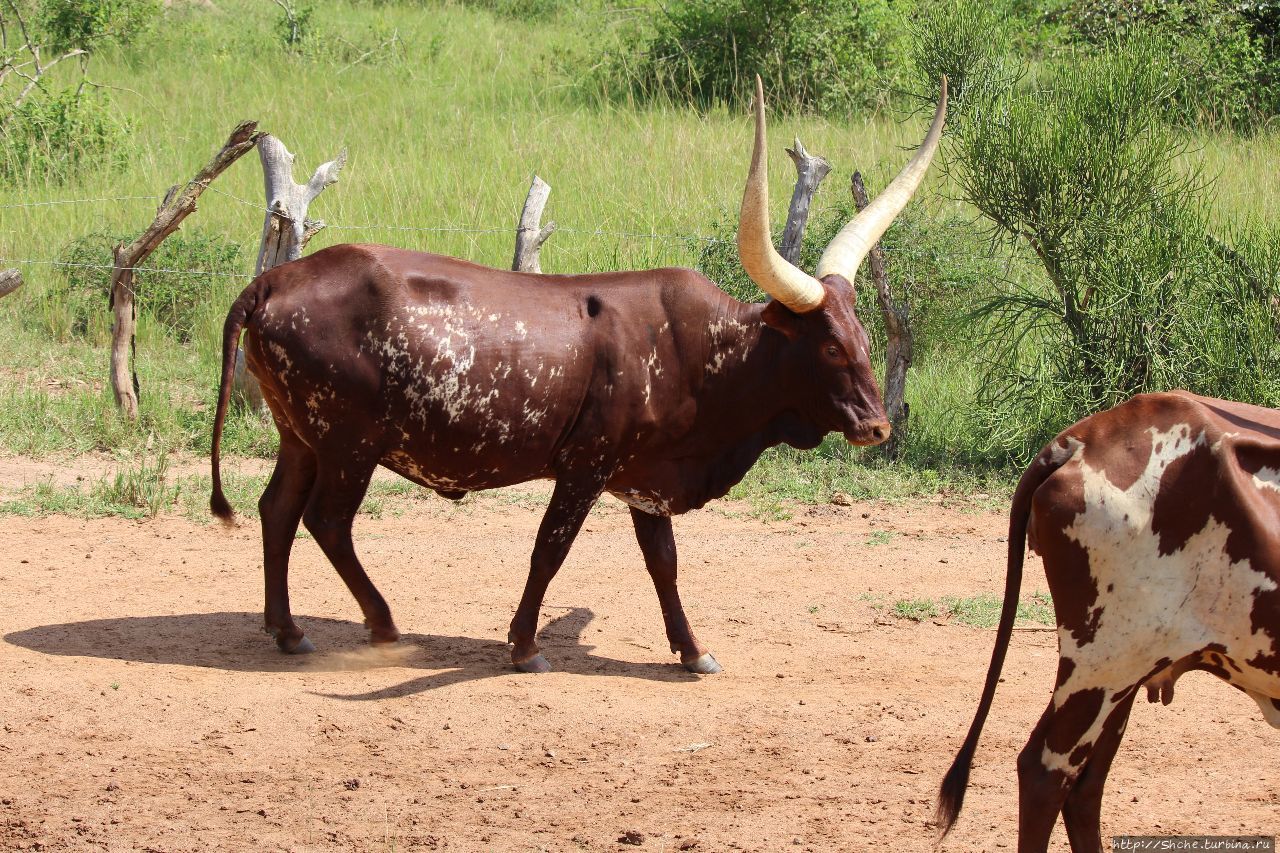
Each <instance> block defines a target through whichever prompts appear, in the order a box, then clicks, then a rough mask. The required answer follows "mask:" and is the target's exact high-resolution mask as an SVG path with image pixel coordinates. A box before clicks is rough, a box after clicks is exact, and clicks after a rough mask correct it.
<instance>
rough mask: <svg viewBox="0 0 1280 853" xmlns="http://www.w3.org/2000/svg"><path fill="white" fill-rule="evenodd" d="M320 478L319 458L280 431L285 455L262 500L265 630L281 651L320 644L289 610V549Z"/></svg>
mask: <svg viewBox="0 0 1280 853" xmlns="http://www.w3.org/2000/svg"><path fill="white" fill-rule="evenodd" d="M315 480H316V457H315V454H314V453H312V452H311V449H310V448H309V447H307V446H306V445H305V444H303V443H302V442H301V441H299V440H298V438H297V436H295V435H294V434H293V433H292V432H289V431H288V430H287V429H282V430H281V431H280V455H279V456H278V457H277V459H276V469H275V471H274V472H273V473H272V474H271V480H270V481H269V482H268V483H267V488H266V490H265V491H264V492H263V493H262V498H261V499H259V501H258V514H259V515H260V516H261V518H262V566H263V571H264V574H265V581H266V599H267V601H266V610H265V613H264V628H265V630H266V631H267V633H269V634H271V635H272V636H274V637H275V638H276V645H277V646H279V647H280V650H281V651H284V652H288V653H291V654H294V653H303V652H311V651H315V646H313V645H312V644H311V641H310V640H308V639H307V638H306V636H304V635H303V633H302V629H301V628H299V627H298V625H297V623H295V622H294V621H293V615H292V614H291V613H290V611H289V552H290V551H291V550H292V548H293V540H294V537H295V536H296V535H297V532H298V522H299V521H300V520H301V519H302V511H303V509H305V508H306V505H307V499H308V498H309V497H310V496H311V488H312V486H313V485H314V484H315Z"/></svg>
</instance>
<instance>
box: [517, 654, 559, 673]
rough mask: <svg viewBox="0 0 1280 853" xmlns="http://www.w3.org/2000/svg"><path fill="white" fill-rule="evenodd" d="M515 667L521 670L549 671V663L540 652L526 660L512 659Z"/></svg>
mask: <svg viewBox="0 0 1280 853" xmlns="http://www.w3.org/2000/svg"><path fill="white" fill-rule="evenodd" d="M513 663H514V664H515V667H516V669H518V670H520V671H521V672H550V671H551V664H550V663H548V662H547V659H546V658H544V657H543V656H542V655H541V654H536V655H534V656H533V657H531V658H529V659H528V660H521V661H513Z"/></svg>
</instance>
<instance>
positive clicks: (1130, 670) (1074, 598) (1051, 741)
mask: <svg viewBox="0 0 1280 853" xmlns="http://www.w3.org/2000/svg"><path fill="white" fill-rule="evenodd" d="M1024 539H1025V540H1026V542H1027V544H1028V545H1030V547H1031V548H1032V549H1033V550H1034V551H1036V552H1037V553H1039V554H1040V556H1041V557H1042V558H1043V559H1044V570H1045V576H1046V577H1047V579H1048V582H1049V589H1050V592H1051V593H1052V595H1053V602H1054V609H1055V611H1056V614H1057V622H1058V653H1059V659H1058V678H1057V683H1056V685H1055V687H1054V690H1053V698H1052V700H1051V701H1050V702H1049V706H1048V707H1047V708H1045V711H1044V715H1043V716H1042V717H1041V718H1040V722H1039V723H1038V724H1037V725H1036V727H1035V729H1034V730H1033V731H1032V732H1031V739H1030V740H1029V741H1028V742H1027V745H1026V748H1024V749H1023V750H1022V754H1021V755H1020V756H1019V757H1018V798H1019V799H1018V850H1019V853H1039V851H1044V850H1047V849H1048V846H1049V836H1050V833H1051V832H1052V830H1053V827H1054V824H1055V823H1056V822H1057V820H1058V813H1059V812H1061V813H1062V818H1063V823H1064V824H1065V825H1066V830H1067V837H1068V839H1069V840H1070V842H1071V849H1072V850H1074V851H1076V853H1082V851H1091V852H1092V853H1097V851H1101V850H1102V835H1101V828H1100V823H1101V819H1100V812H1101V807H1102V788H1103V785H1104V784H1105V782H1106V779H1107V771H1108V770H1109V769H1110V767H1111V760H1112V758H1114V757H1115V754H1116V750H1117V749H1118V748H1119V746H1120V739H1121V737H1123V735H1124V729H1125V724H1126V722H1127V721H1128V719H1129V711H1130V709H1131V708H1132V707H1133V702H1134V698H1135V697H1136V696H1137V695H1138V691H1139V690H1140V689H1141V688H1142V687H1144V686H1145V688H1146V692H1147V698H1148V700H1149V701H1152V702H1154V701H1157V700H1158V699H1159V700H1162V701H1163V702H1164V703H1165V704H1166V705H1167V704H1168V703H1169V702H1171V701H1172V700H1173V686H1174V682H1175V681H1177V679H1178V678H1179V677H1181V676H1182V675H1183V674H1184V673H1186V672H1188V671H1189V670H1193V669H1200V670H1205V671H1207V672H1211V673H1213V674H1214V675H1217V676H1218V677H1220V678H1222V679H1224V680H1225V681H1227V682H1229V683H1230V684H1232V685H1233V686H1235V687H1237V688H1239V689H1240V690H1242V691H1244V692H1245V693H1246V694H1248V695H1249V697H1250V698H1252V699H1253V700H1254V701H1256V702H1257V703H1258V706H1259V707H1260V708H1261V709H1262V715H1263V717H1264V718H1265V719H1266V721H1267V722H1269V723H1270V724H1271V725H1273V726H1276V727H1277V728H1280V412H1277V411H1276V410H1275V409H1263V408H1259V407H1257V406H1250V405H1246V404H1243V403H1233V402H1228V401H1226V400H1213V399H1209V398H1206V397H1197V396H1195V395H1193V394H1189V393H1187V392H1185V391H1175V392H1170V393H1167V394H1148V395H1143V396H1139V397H1135V398H1133V399H1132V400H1130V401H1129V402H1127V403H1123V404H1121V405H1119V406H1117V407H1116V408H1114V409H1110V410H1108V411H1105V412H1101V413H1099V414H1096V415H1093V416H1092V417H1089V418H1086V419H1085V420H1083V421H1081V422H1080V423H1078V424H1076V425H1075V426H1072V427H1070V428H1069V429H1067V430H1066V431H1064V432H1063V433H1062V434H1061V435H1059V436H1058V437H1057V438H1056V439H1055V440H1054V441H1053V442H1051V443H1050V444H1049V446H1048V447H1046V448H1045V449H1044V450H1042V451H1041V452H1040V454H1039V456H1037V457H1036V459H1035V460H1034V461H1033V462H1032V463H1031V466H1030V467H1029V468H1028V469H1027V471H1026V473H1025V474H1023V475H1022V480H1021V482H1019V483H1018V488H1017V491H1016V492H1015V493H1014V496H1013V508H1012V511H1011V513H1010V518H1009V564H1008V574H1007V576H1006V580H1005V592H1004V607H1003V610H1002V611H1001V614H1000V625H999V628H998V630H997V633H996V643H995V649H994V651H993V652H992V654H991V666H990V669H989V670H988V671H987V680H986V684H985V686H984V687H983V691H982V698H981V700H980V701H979V704H978V712H977V714H976V716H975V717H974V721H973V725H972V726H971V727H970V729H969V734H968V736H967V737H966V738H965V741H964V744H963V746H961V748H960V752H959V754H958V755H957V756H956V759H955V762H954V763H953V764H952V765H951V769H950V771H949V772H948V773H947V776H946V779H945V780H944V781H943V783H942V790H941V792H940V794H939V798H938V824H939V826H940V827H941V828H942V830H943V833H944V834H945V833H946V832H948V831H950V829H951V827H952V825H953V824H954V823H955V820H956V817H957V816H958V815H959V812H960V806H961V805H962V803H963V802H964V790H965V787H966V785H967V784H968V780H969V767H970V764H971V763H972V761H973V754H974V750H975V749H976V748H977V746H978V737H979V736H980V735H981V733H982V725H983V723H984V722H985V721H986V718H987V714H988V713H989V712H990V710H991V702H992V699H993V698H994V696H995V691H996V684H997V682H998V681H999V678H1000V669H1001V667H1002V666H1003V664H1004V657H1005V652H1006V651H1007V649H1008V647H1009V638H1010V636H1011V635H1012V631H1013V621H1014V615H1015V613H1016V610H1017V603H1018V587H1019V585H1020V583H1021V578H1022V561H1023V556H1024V549H1023V540H1024Z"/></svg>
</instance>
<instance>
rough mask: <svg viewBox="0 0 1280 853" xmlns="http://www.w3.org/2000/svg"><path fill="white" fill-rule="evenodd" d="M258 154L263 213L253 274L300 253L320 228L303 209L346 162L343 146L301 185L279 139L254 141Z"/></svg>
mask: <svg viewBox="0 0 1280 853" xmlns="http://www.w3.org/2000/svg"><path fill="white" fill-rule="evenodd" d="M258 155H259V156H260V157H261V158H262V181H263V185H264V186H265V188H266V192H267V215H266V218H265V219H264V220H263V223H262V246H261V247H260V248H259V249H258V263H257V265H256V267H255V268H254V271H253V274H254V275H261V274H262V273H264V272H266V271H267V270H269V269H271V268H272V267H275V266H279V265H280V264H283V263H287V262H288V261H296V260H297V259H298V258H300V257H302V250H303V248H304V247H306V245H307V241H308V240H310V239H311V238H312V237H313V236H315V234H316V233H318V232H319V231H320V229H322V228H324V222H322V221H320V220H318V219H308V218H307V209H308V208H310V207H311V202H313V201H315V199H316V196H318V195H320V193H322V192H324V189H325V187H327V186H329V185H330V184H332V183H334V182H335V181H337V180H338V173H339V172H341V171H342V167H343V166H345V165H346V164H347V151H346V149H345V148H344V149H343V150H342V151H341V152H339V153H338V156H337V157H335V158H334V159H332V160H330V161H329V162H328V163H324V164H322V165H321V166H319V167H318V168H317V169H316V170H315V172H314V173H313V174H312V175H311V180H309V181H307V183H306V184H305V185H302V184H296V183H294V181H293V155H292V154H290V153H289V150H288V149H287V148H285V147H284V143H283V142H281V141H280V140H279V139H276V138H275V137H274V136H272V135H270V134H266V135H264V136H263V137H262V139H261V140H259V142H258Z"/></svg>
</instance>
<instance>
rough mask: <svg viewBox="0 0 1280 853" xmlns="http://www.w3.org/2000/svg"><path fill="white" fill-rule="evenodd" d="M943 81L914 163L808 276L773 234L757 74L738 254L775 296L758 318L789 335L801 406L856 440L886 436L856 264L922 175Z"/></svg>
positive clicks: (935, 136) (937, 127)
mask: <svg viewBox="0 0 1280 853" xmlns="http://www.w3.org/2000/svg"><path fill="white" fill-rule="evenodd" d="M946 109H947V81H946V79H945V78H944V79H943V81H942V94H941V96H940V97H939V98H938V109H937V112H935V113H934V116H933V124H932V125H931V126H930V128H929V134H928V136H926V137H925V140H924V142H923V143H922V144H921V146H920V148H919V149H918V150H917V151H916V155H915V157H913V158H912V159H911V162H910V163H908V164H907V166H906V167H905V168H904V169H903V170H902V172H901V173H899V175H898V177H896V178H894V180H893V182H892V183H891V184H889V186H887V187H885V189H884V191H883V192H881V193H880V195H879V196H877V197H876V199H875V201H873V202H872V203H871V204H869V205H868V206H867V207H866V208H865V209H864V210H863V211H862V212H861V213H859V214H858V215H857V216H856V217H854V219H853V220H852V221H851V222H850V223H849V224H848V225H846V226H845V227H844V228H843V229H841V230H840V233H839V234H837V235H836V236H835V239H833V240H832V241H831V244H830V245H829V246H827V250H826V251H825V252H824V253H823V255H822V259H821V260H820V261H819V262H818V269H817V274H816V277H815V276H811V275H809V274H808V273H805V272H803V271H802V270H800V269H798V268H796V267H795V266H794V265H792V264H791V263H789V262H788V261H787V260H785V259H784V258H783V257H782V256H781V255H779V254H778V253H777V251H775V250H774V248H773V239H772V238H771V237H770V235H769V209H768V208H769V183H768V178H767V177H766V174H765V126H764V87H763V85H762V84H761V82H760V78H759V77H757V78H756V142H755V151H754V153H753V154H752V156H751V173H750V175H749V176H748V177H747V188H746V192H745V193H744V194H743V197H742V212H741V217H740V219H739V226H738V253H739V255H740V256H741V259H742V266H743V269H745V270H746V271H747V275H749V276H751V279H752V281H754V282H755V283H756V284H758V285H759V286H760V288H761V289H762V290H763V291H764V292H765V293H767V294H769V295H770V296H772V297H773V301H772V302H770V303H769V304H768V305H767V306H766V307H765V309H764V314H763V319H764V322H765V323H767V324H768V325H770V326H772V327H773V328H775V329H777V330H778V331H780V332H782V334H784V335H786V337H787V340H788V341H789V343H788V346H787V353H786V356H785V357H786V358H787V359H788V360H791V361H793V362H794V363H795V364H796V366H797V369H796V370H794V371H792V376H793V377H794V379H795V381H796V382H797V383H798V387H797V388H796V389H795V390H796V393H797V394H798V400H799V403H798V404H799V405H800V406H801V407H802V408H803V409H804V412H803V413H804V414H805V415H806V416H807V417H808V418H810V419H812V420H813V421H814V423H816V424H818V425H819V426H821V427H825V428H826V429H827V430H828V431H832V432H839V433H843V434H844V436H845V438H846V439H848V440H849V441H850V442H851V443H853V444H863V445H867V444H879V443H881V442H882V441H884V440H885V439H887V438H888V437H889V421H888V419H887V418H886V417H885V413H884V402H883V400H882V399H881V396H880V386H879V384H878V383H877V382H876V379H875V375H874V374H873V373H872V370H871V361H870V352H869V347H868V340H867V332H866V330H865V329H863V328H862V323H861V322H860V321H859V320H858V317H857V314H856V313H855V311H854V308H855V305H856V301H857V300H856V298H855V293H854V289H853V281H854V277H855V276H856V274H857V271H858V265H859V264H860V263H861V262H862V259H863V258H864V257H866V255H867V252H868V251H870V249H871V247H872V246H874V245H875V244H876V241H878V240H879V239H880V236H881V235H882V234H884V232H885V230H886V229H887V228H888V227H889V225H890V224H891V223H892V222H893V220H894V218H895V217H896V216H897V215H898V214H899V213H900V212H901V211H902V209H903V208H904V207H906V205H907V202H908V201H910V200H911V196H912V194H914V193H915V191H916V187H918V186H919V185H920V181H921V180H923V179H924V174H925V172H926V171H927V170H928V168H929V161H930V160H931V159H932V158H933V153H934V151H935V150H937V147H938V142H939V140H940V139H941V137H942V123H943V120H944V117H945V115H946Z"/></svg>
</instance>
